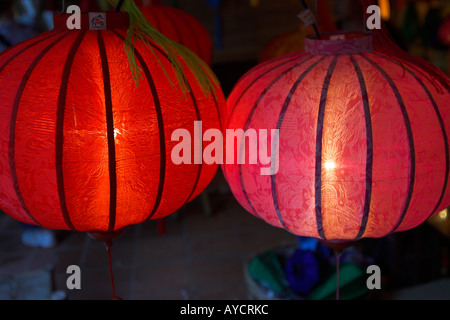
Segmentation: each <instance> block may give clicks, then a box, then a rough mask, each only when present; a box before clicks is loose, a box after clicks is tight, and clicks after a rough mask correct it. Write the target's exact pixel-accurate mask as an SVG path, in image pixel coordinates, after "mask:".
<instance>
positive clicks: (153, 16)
mask: <svg viewBox="0 0 450 320" xmlns="http://www.w3.org/2000/svg"><path fill="white" fill-rule="evenodd" d="M147 12H148V13H149V14H150V15H151V16H152V18H153V19H154V20H155V22H156V23H155V26H154V27H155V28H156V29H158V30H160V29H161V25H160V23H159V20H158V15H157V14H154V13H153V10H152V9H150V10H147Z"/></svg>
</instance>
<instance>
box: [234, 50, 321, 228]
mask: <svg viewBox="0 0 450 320" xmlns="http://www.w3.org/2000/svg"><path fill="white" fill-rule="evenodd" d="M312 58H313V57H312V56H311V57H308V58H307V59H305V60H302V61H300V62H298V63H296V64H294V65H293V66H291V67H289V68H288V69H286V70H285V71H283V72H282V73H281V74H280V75H278V77H277V78H276V79H275V80H273V81H272V82H271V83H270V84H269V85H268V86H267V87H266V88H264V91H263V92H262V93H261V94H260V95H259V97H258V99H256V102H255V104H254V105H253V107H252V109H251V110H250V114H249V116H248V118H247V121H246V123H245V129H244V131H247V130H248V129H249V127H250V123H251V121H252V118H253V116H254V114H255V112H256V110H257V109H258V106H259V105H260V103H261V101H262V100H263V98H264V97H265V96H266V94H267V93H268V92H269V91H270V89H271V88H272V87H273V86H274V85H275V84H276V83H277V82H278V81H279V80H280V79H281V78H283V77H284V76H285V75H286V74H288V73H289V72H291V71H292V70H294V69H295V68H297V67H299V66H301V65H303V64H304V63H306V62H308V61H309V60H311V59H312ZM293 60H296V59H293ZM289 62H291V60H289V61H287V62H285V63H282V64H280V65H278V66H276V67H275V68H273V69H271V70H269V72H271V71H273V70H276V69H278V68H280V67H281V66H283V65H285V64H287V63H289ZM261 77H262V76H261ZM261 77H260V78H261ZM257 81H258V79H257V80H255V81H254V82H253V83H256V82H257ZM253 83H252V84H251V85H253ZM251 85H250V86H251ZM230 118H231V117H230ZM244 146H245V139H243V141H241V145H240V149H239V150H240V152H239V154H238V156H239V155H242V154H243V147H244ZM241 162H242V161H241ZM239 181H240V184H241V187H242V192H243V194H244V197H245V199H246V200H247V203H248V204H249V205H250V208H251V210H252V212H253V214H254V215H255V216H257V217H258V218H260V219H262V217H261V216H260V214H259V213H258V211H257V210H256V209H255V207H254V206H253V204H252V202H251V201H250V197H249V195H248V193H247V190H246V189H245V181H244V174H243V171H242V165H239ZM277 217H278V220H279V221H280V224H281V225H282V226H283V228H284V229H286V231H289V228H287V226H286V224H285V223H284V221H283V219H282V218H281V215H280V214H278V212H277Z"/></svg>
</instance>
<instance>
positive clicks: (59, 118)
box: [55, 30, 87, 231]
mask: <svg viewBox="0 0 450 320" xmlns="http://www.w3.org/2000/svg"><path fill="white" fill-rule="evenodd" d="M86 33H87V31H86V30H84V31H83V32H80V33H79V35H78V37H77V38H76V40H75V42H74V43H73V44H72V47H71V48H70V50H69V53H68V55H67V58H66V62H65V65H64V69H63V74H62V78H61V84H60V91H59V96H58V106H57V111H56V131H55V168H56V182H57V186H58V196H59V202H60V206H61V212H62V215H63V218H64V222H65V223H66V225H67V227H68V228H70V229H71V230H72V231H77V230H76V228H75V226H74V225H73V223H72V221H71V219H70V214H69V211H68V208H67V202H66V192H65V187H64V172H63V157H64V115H65V109H66V98H67V88H68V85H69V78H70V73H71V70H72V66H73V62H74V59H75V55H76V53H77V51H78V49H79V47H80V46H81V42H82V41H83V39H84V36H85V35H86Z"/></svg>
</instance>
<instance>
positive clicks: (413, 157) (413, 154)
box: [361, 54, 416, 234]
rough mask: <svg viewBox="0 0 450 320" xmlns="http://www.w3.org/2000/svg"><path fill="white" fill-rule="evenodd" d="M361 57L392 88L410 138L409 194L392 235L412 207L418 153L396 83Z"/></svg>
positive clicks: (383, 71) (371, 61)
mask: <svg viewBox="0 0 450 320" xmlns="http://www.w3.org/2000/svg"><path fill="white" fill-rule="evenodd" d="M361 57H363V58H364V59H366V60H367V61H368V62H369V63H370V64H372V65H373V66H374V67H375V69H377V70H378V71H379V72H380V73H381V75H382V76H383V77H384V78H385V80H386V81H387V82H388V84H389V86H390V87H391V89H392V91H393V92H394V95H395V97H396V99H397V103H398V104H399V106H400V109H401V112H402V115H403V120H404V122H405V128H406V132H407V136H408V143H409V149H410V157H411V161H410V162H411V163H410V166H411V167H410V173H409V186H408V194H407V197H406V201H405V205H404V208H403V211H402V213H401V215H400V217H399V219H398V221H397V223H396V224H395V226H394V228H393V229H392V230H391V231H390V232H389V233H388V234H390V233H394V232H396V231H397V229H398V228H399V227H400V225H401V224H402V222H403V220H404V219H405V217H406V214H407V212H408V208H409V205H410V203H411V199H412V194H413V190H414V182H415V175H416V152H415V146H414V137H413V133H412V128H411V121H410V119H409V115H408V111H407V110H406V106H405V103H404V101H403V98H402V96H401V94H400V92H399V90H398V88H397V86H396V85H395V83H394V81H393V80H392V78H391V77H390V76H389V75H388V74H387V72H386V71H385V70H384V69H383V68H381V67H380V66H379V65H377V64H376V63H375V62H374V61H373V60H371V59H370V58H369V57H367V56H366V55H365V54H363V55H361Z"/></svg>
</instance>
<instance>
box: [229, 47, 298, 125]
mask: <svg viewBox="0 0 450 320" xmlns="http://www.w3.org/2000/svg"><path fill="white" fill-rule="evenodd" d="M304 55H305V54H298V55H296V56H295V57H293V58H291V59H288V60H286V61H283V62H282V63H280V64H278V65H276V66H275V67H272V68H270V69H268V70H266V71H264V72H263V73H262V74H260V75H258V77H257V78H256V79H255V80H253V81H252V82H250V84H249V85H248V86H247V87H246V88H245V90H243V91H242V93H241V94H240V95H239V98H238V99H237V100H236V103H235V104H234V107H233V110H231V113H230V117H229V119H228V124H227V128H228V125H229V124H230V122H231V119H232V118H233V115H234V112H235V110H236V106H237V105H238V104H239V102H240V101H241V99H242V97H243V96H244V95H245V94H246V93H247V91H248V90H250V88H251V87H253V85H254V84H255V83H257V82H258V81H259V80H261V78H263V77H265V76H266V75H268V74H269V73H271V72H272V71H275V70H277V69H279V68H281V67H282V66H284V65H286V64H288V63H291V62H292V61H295V60H297V59H299V58H301V57H302V56H304ZM258 69H259V68H258ZM253 70H254V71H256V70H257V69H253Z"/></svg>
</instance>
